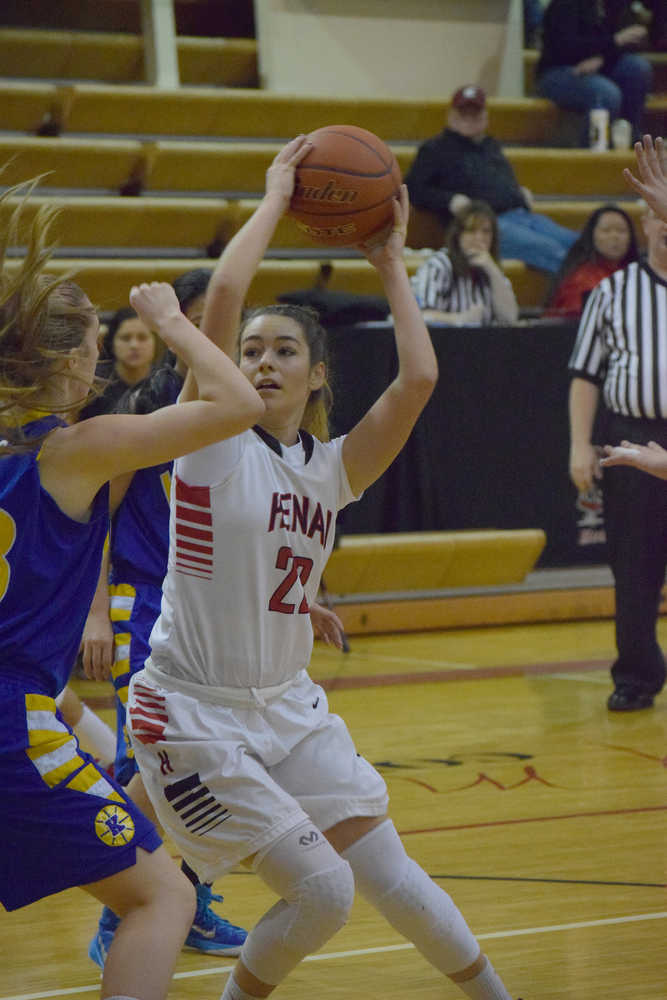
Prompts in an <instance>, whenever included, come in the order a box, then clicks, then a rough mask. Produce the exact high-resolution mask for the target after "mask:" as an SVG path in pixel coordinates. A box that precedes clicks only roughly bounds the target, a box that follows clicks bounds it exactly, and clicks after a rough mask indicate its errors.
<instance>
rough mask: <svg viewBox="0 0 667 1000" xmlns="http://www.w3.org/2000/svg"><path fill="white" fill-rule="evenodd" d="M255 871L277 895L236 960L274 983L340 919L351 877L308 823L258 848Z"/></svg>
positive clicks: (348, 897)
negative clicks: (261, 850)
mask: <svg viewBox="0 0 667 1000" xmlns="http://www.w3.org/2000/svg"><path fill="white" fill-rule="evenodd" d="M255 870H256V872H257V874H258V875H259V876H260V877H261V878H262V879H263V880H264V882H266V884H267V885H268V886H269V887H270V888H271V889H273V890H274V892H277V893H278V895H279V896H281V897H282V899H281V900H280V902H278V903H276V905H275V906H272V907H271V909H270V910H269V911H268V913H265V914H264V916H263V917H262V918H261V920H260V921H259V923H258V924H256V926H255V927H253V929H252V931H251V932H250V934H249V935H248V937H247V939H246V941H245V944H244V945H243V949H242V950H241V961H242V962H243V964H244V965H245V966H246V968H247V969H248V970H249V971H250V972H251V973H252V974H253V975H254V976H256V977H257V978H258V979H261V981H262V982H263V983H267V984H269V985H271V986H277V985H278V983H280V982H282V980H283V979H284V978H285V976H287V975H288V973H289V972H291V971H292V969H293V968H294V967H295V966H296V965H298V963H299V962H300V961H301V960H302V959H303V958H305V957H306V955H310V954H311V953H312V952H314V951H317V949H318V948H321V947H322V945H323V944H326V942H327V941H328V940H329V938H331V937H333V935H334V934H335V933H336V931H338V930H340V928H341V927H342V926H343V924H344V923H345V922H346V920H347V917H348V914H349V912H350V908H351V906H352V901H353V899H354V878H353V876H352V871H351V869H350V866H349V864H348V863H347V861H344V860H343V859H342V858H341V857H340V855H339V854H337V853H336V851H335V850H334V849H333V847H332V846H331V844H330V843H329V842H328V840H327V839H326V838H325V836H324V834H322V833H320V831H319V830H317V829H316V828H315V827H314V826H313V824H312V823H310V822H304V823H302V824H301V825H300V826H298V827H296V829H294V830H292V831H291V832H290V833H288V834H287V835H286V836H285V837H283V838H282V839H281V840H279V841H278V843H277V844H275V845H274V846H273V847H272V848H271V849H270V850H268V851H267V852H266V853H264V854H263V856H262V857H261V858H260V860H259V861H258V862H256V867H255Z"/></svg>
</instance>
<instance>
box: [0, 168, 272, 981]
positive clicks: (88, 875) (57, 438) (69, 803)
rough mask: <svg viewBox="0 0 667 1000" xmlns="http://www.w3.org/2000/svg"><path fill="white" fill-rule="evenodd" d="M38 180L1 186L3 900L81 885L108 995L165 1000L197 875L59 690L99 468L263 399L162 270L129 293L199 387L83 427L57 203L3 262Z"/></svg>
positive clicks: (199, 443) (184, 442)
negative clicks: (55, 260)
mask: <svg viewBox="0 0 667 1000" xmlns="http://www.w3.org/2000/svg"><path fill="white" fill-rule="evenodd" d="M34 183H36V182H34ZM34 183H32V185H30V184H29V185H25V186H19V187H18V188H13V189H10V190H8V191H7V192H5V194H3V195H2V198H0V204H2V203H3V202H6V201H7V200H9V199H18V207H17V208H16V209H15V210H14V211H13V213H12V215H11V218H10V221H9V223H8V225H7V226H6V227H5V228H4V230H3V236H2V239H1V240H0V717H1V718H2V727H1V729H0V798H1V799H2V823H0V902H1V903H2V904H3V905H4V907H5V908H6V909H7V910H14V909H18V908H19V907H22V906H26V905H28V904H29V903H32V902H34V901H36V900H38V899H41V898H43V897H45V896H48V895H51V894H53V893H58V892H60V891H61V890H63V889H67V888H70V887H73V886H82V887H83V888H85V890H86V891H87V892H88V893H90V894H91V895H92V896H94V897H95V898H96V899H98V900H100V901H101V902H102V903H104V904H106V905H107V906H109V907H112V908H113V910H114V911H115V912H116V913H118V915H119V917H120V918H121V920H120V924H119V927H118V930H117V933H116V935H115V938H114V941H113V944H112V946H111V948H110V950H109V954H108V957H107V961H106V964H105V968H104V973H103V977H102V985H101V996H102V997H104V998H105V1000H120V998H121V997H122V998H123V1000H131V998H136V1000H163V998H165V997H166V995H167V991H168V988H169V982H170V980H171V975H172V970H173V967H174V965H175V962H176V959H177V957H178V954H179V952H180V949H181V946H182V944H183V940H184V938H185V936H186V933H187V932H188V930H189V927H190V924H191V921H192V916H193V913H194V905H195V895H194V889H193V888H192V885H191V884H190V882H189V881H188V880H187V879H186V878H185V876H184V875H183V874H182V873H181V872H179V871H178V869H177V868H176V866H175V865H174V863H173V862H172V860H171V858H170V856H169V854H168V853H167V851H166V849H165V848H164V847H163V846H162V845H161V842H160V838H159V836H158V835H157V832H156V830H155V828H154V826H153V824H152V823H151V822H150V821H149V820H148V819H146V817H145V816H143V815H142V813H141V812H140V811H139V810H138V809H137V808H136V806H135V805H134V804H133V803H132V801H131V800H130V799H129V798H128V797H127V795H126V794H125V792H124V791H123V789H122V788H121V787H120V786H119V785H118V784H116V783H115V782H114V781H113V780H112V779H111V778H109V776H108V775H107V774H106V773H105V772H104V771H102V770H100V769H99V768H98V767H97V765H96V763H95V761H94V760H93V758H92V757H91V756H90V755H88V754H87V753H85V752H84V751H83V750H81V748H80V747H79V745H78V742H77V740H76V737H75V736H74V734H73V732H72V730H71V729H70V728H69V727H68V726H67V725H66V723H65V722H64V720H63V717H62V715H61V713H60V712H59V711H58V710H57V708H56V702H55V699H56V697H57V696H58V694H59V692H60V691H61V690H62V689H63V688H64V687H65V684H66V683H67V679H68V677H69V673H70V670H71V667H72V663H73V662H74V659H75V657H76V654H77V650H78V648H79V644H80V641H81V635H82V632H83V627H84V622H85V619H86V615H87V613H88V607H89V605H90V601H91V598H92V596H93V592H94V590H95V586H96V582H97V578H98V574H99V568H100V560H101V556H102V548H103V544H104V539H105V536H106V533H107V524H108V509H109V500H108V492H109V491H108V486H107V480H108V479H109V478H110V477H115V476H120V475H122V474H124V473H129V472H131V471H132V470H134V469H137V468H140V467H142V466H144V465H146V464H158V463H160V462H166V461H169V460H170V459H173V458H174V457H176V456H177V455H183V454H185V453H187V452H190V451H192V450H194V449H196V448H201V447H203V446H205V445H207V444H211V443H213V442H214V441H217V440H219V439H220V438H221V437H224V436H225V435H226V434H238V433H240V432H241V431H243V430H244V429H245V428H247V427H249V426H251V425H252V424H253V423H254V422H255V421H256V420H257V419H258V418H259V416H260V414H261V413H262V412H263V409H264V404H263V402H262V400H261V399H260V397H259V395H258V394H257V392H256V391H255V390H254V389H253V388H252V386H251V385H249V383H248V382H247V380H246V379H244V378H243V376H242V375H241V373H240V372H239V371H238V369H237V367H236V366H235V365H234V364H233V363H231V362H230V359H229V358H228V357H226V356H225V354H223V352H222V351H220V350H219V349H218V348H217V347H215V346H214V344H213V343H211V341H210V340H208V339H207V338H206V337H204V336H203V335H202V334H201V333H200V332H199V330H197V329H196V328H195V327H194V326H193V325H192V324H191V323H190V322H189V321H188V320H187V319H186V318H185V316H183V314H182V313H181V311H180V309H179V307H178V301H177V299H176V296H175V294H174V291H173V289H172V288H171V287H170V286H169V285H165V284H155V283H154V284H150V285H148V284H145V285H141V286H139V287H138V288H133V289H132V292H131V295H130V301H131V303H132V306H133V308H134V309H135V310H136V311H137V313H138V314H139V315H140V316H141V318H142V319H143V320H144V321H145V322H146V324H147V325H148V326H149V328H150V329H152V330H155V331H156V332H157V333H158V334H159V335H160V336H161V338H162V339H163V340H164V341H165V343H166V344H167V346H168V347H169V348H170V349H171V350H173V351H174V352H175V353H176V354H177V355H178V356H179V357H181V358H182V359H183V361H184V363H185V364H187V365H188V366H189V367H190V370H191V371H192V373H193V379H194V380H196V384H197V387H198V389H197V392H196V393H195V394H193V396H192V397H191V401H190V402H188V403H187V404H184V405H182V406H169V407H165V408H164V409H162V410H160V411H159V412H158V413H152V414H150V415H147V416H143V415H142V416H138V415H122V416H121V415H108V416H97V417H93V418H92V419H90V420H87V421H83V422H81V423H77V419H76V418H77V415H78V412H79V411H80V409H81V408H82V406H83V405H84V403H86V402H88V401H89V400H90V388H91V385H92V384H93V381H94V376H95V364H96V362H97V358H98V334H99V322H98V318H97V314H96V312H95V309H94V308H93V306H92V304H91V302H90V300H89V298H88V297H87V296H86V294H85V293H84V292H83V291H82V289H81V288H80V287H79V286H78V285H77V284H75V283H74V282H73V281H71V280H69V279H62V280H60V279H56V278H53V277H52V276H50V275H48V274H47V273H46V267H47V264H48V262H49V258H50V253H51V248H50V246H49V241H48V233H49V225H50V223H51V221H52V220H53V218H54V214H55V213H54V211H53V210H52V209H50V208H47V209H46V210H41V211H39V212H38V213H37V216H36V219H35V221H34V222H33V223H32V226H31V229H30V235H29V237H28V239H27V240H26V241H25V242H26V243H27V250H26V254H25V256H24V257H23V259H22V261H20V262H19V263H18V266H16V267H10V266H8V264H7V259H6V258H7V250H8V246H9V244H10V242H11V243H12V244H14V243H16V244H18V245H20V244H21V243H22V242H23V237H22V233H21V229H22V227H21V218H22V208H23V204H24V202H25V200H26V198H27V197H28V195H29V193H30V191H31V190H32V187H34ZM11 204H12V202H11V201H10V205H11ZM14 263H16V262H12V264H14ZM147 956H150V961H147V960H146V958H147ZM3 961H4V962H10V961H11V958H10V956H4V957H3Z"/></svg>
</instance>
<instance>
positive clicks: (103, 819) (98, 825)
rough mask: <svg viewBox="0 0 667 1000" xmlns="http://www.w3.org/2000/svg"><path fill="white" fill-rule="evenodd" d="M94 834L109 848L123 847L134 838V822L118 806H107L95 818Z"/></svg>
mask: <svg viewBox="0 0 667 1000" xmlns="http://www.w3.org/2000/svg"><path fill="white" fill-rule="evenodd" d="M95 833H96V834H97V836H98V837H99V838H100V840H101V841H103V843H105V844H107V845H108V846H109V847H123V845H124V844H129V843H130V841H131V840H132V838H133V837H134V820H133V819H132V817H131V816H130V814H129V813H128V812H126V811H125V810H124V809H121V807H120V806H113V805H108V806H105V807H104V809H100V811H99V812H98V814H97V816H96V817H95Z"/></svg>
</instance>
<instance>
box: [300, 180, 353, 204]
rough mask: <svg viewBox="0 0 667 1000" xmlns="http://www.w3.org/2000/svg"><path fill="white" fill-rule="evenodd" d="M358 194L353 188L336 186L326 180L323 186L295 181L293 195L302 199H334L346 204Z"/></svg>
mask: <svg viewBox="0 0 667 1000" xmlns="http://www.w3.org/2000/svg"><path fill="white" fill-rule="evenodd" d="M358 194H359V192H358V191H355V190H354V188H343V187H336V185H335V183H334V181H327V183H326V184H325V185H324V187H313V186H311V185H302V184H299V183H298V182H297V185H296V187H295V188H294V197H295V198H303V200H304V201H335V202H336V203H338V204H341V203H346V204H347V203H349V202H351V201H354V200H355V198H356V197H357V195H358Z"/></svg>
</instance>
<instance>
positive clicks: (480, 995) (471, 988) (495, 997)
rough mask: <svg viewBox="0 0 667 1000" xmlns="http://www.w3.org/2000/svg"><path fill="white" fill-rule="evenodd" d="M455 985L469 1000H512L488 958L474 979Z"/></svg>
mask: <svg viewBox="0 0 667 1000" xmlns="http://www.w3.org/2000/svg"><path fill="white" fill-rule="evenodd" d="M456 985H457V986H458V988H459V989H460V990H462V991H463V993H465V995H466V996H467V997H470V998H471V1000H512V998H511V996H510V995H509V993H508V992H507V990H506V989H505V987H504V986H503V984H502V982H501V980H500V976H499V975H498V973H497V972H496V970H495V969H494V968H493V966H492V965H491V963H490V962H489V960H488V958H487V960H486V965H485V966H484V968H483V969H482V971H481V972H480V973H479V974H478V975H476V976H475V977H474V979H468V980H466V981H465V982H463V983H461V982H456Z"/></svg>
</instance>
